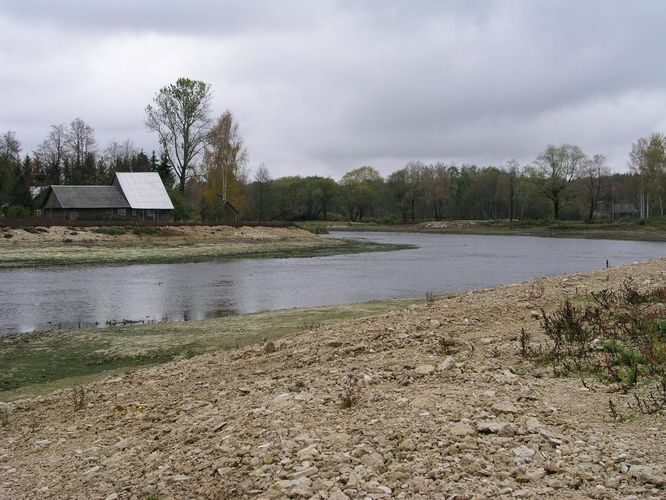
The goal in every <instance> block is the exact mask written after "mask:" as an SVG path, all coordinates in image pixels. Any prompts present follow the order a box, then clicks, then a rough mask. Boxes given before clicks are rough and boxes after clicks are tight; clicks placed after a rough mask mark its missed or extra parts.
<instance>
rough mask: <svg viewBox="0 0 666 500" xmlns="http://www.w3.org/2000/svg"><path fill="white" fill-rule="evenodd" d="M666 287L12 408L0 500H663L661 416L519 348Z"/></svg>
mask: <svg viewBox="0 0 666 500" xmlns="http://www.w3.org/2000/svg"><path fill="white" fill-rule="evenodd" d="M665 273H666V261H665V260H660V261H653V262H650V263H645V264H640V265H634V266H627V267H622V268H617V269H609V270H604V271H599V272H594V273H586V274H576V275H571V276H568V277H560V278H550V279H545V280H543V281H541V282H540V284H539V285H538V286H535V285H534V284H530V283H526V284H519V285H508V286H504V287H501V288H497V289H493V290H484V291H477V292H470V293H467V294H464V295H461V296H458V297H454V298H450V299H446V300H441V301H436V302H434V303H429V304H425V305H414V306H410V307H408V308H406V309H400V310H394V311H391V312H388V313H385V314H382V315H378V316H373V317H370V318H364V319H356V320H352V321H347V322H342V323H338V324H334V325H326V326H322V327H319V328H316V329H312V330H308V331H305V332H302V333H299V334H296V335H293V336H288V337H286V338H283V339H279V340H276V341H273V342H270V343H266V344H261V345H255V346H249V347H244V348H241V349H238V350H235V351H229V352H221V353H215V354H206V355H202V356H199V357H195V358H192V359H189V360H181V361H175V362H170V363H167V364H164V365H161V366H159V367H155V368H150V369H145V370H140V371H137V372H134V373H128V374H124V375H114V376H113V377H110V378H108V379H106V380H104V381H101V382H96V383H93V384H90V385H88V386H86V387H83V388H81V389H79V390H77V391H71V390H67V391H61V392H57V393H53V394H51V395H49V396H45V397H41V398H38V399H35V400H23V401H18V402H14V403H11V404H9V406H7V407H5V409H6V410H7V411H8V412H9V413H8V416H7V417H6V418H5V419H6V421H7V423H6V425H4V426H0V498H101V499H108V500H112V499H117V498H146V497H149V496H151V498H251V497H263V498H280V497H294V498H313V499H335V500H340V499H345V498H423V499H426V498H428V499H429V498H449V497H451V496H452V495H459V496H457V497H455V498H484V497H486V498H494V497H506V498H512V497H513V498H536V497H542V498H581V497H583V498H584V497H591V498H630V497H632V496H633V497H640V498H663V493H664V488H665V487H666V459H665V458H664V450H666V428H665V427H666V418H665V417H664V414H663V413H662V414H653V415H644V414H641V413H640V412H638V411H636V410H635V409H632V408H631V407H630V404H631V402H632V397H631V396H630V395H623V394H621V393H609V392H608V389H607V387H606V386H604V385H601V384H600V383H598V382H595V381H593V380H588V381H587V382H586V385H587V387H585V386H584V385H583V384H582V383H581V382H580V381H579V380H577V379H571V378H555V377H554V376H553V375H552V370H550V368H548V367H545V366H538V365H535V364H534V363H533V362H531V361H529V360H525V359H523V358H522V357H521V356H520V355H519V354H518V351H519V347H518V342H517V335H518V333H519V332H520V329H521V327H524V328H525V329H526V330H527V331H529V332H532V333H533V334H534V336H535V338H534V341H535V342H541V341H543V338H542V337H540V334H539V331H540V328H539V321H538V319H535V314H534V312H535V311H538V310H539V308H541V307H544V308H545V309H546V310H547V311H548V310H552V309H553V308H554V306H555V305H556V304H557V303H558V302H559V301H560V300H562V299H564V298H565V297H573V296H583V295H585V294H587V293H589V292H590V291H593V290H600V289H603V288H608V287H619V286H620V285H621V283H622V282H623V280H625V279H626V278H627V277H628V276H630V277H632V278H633V279H634V282H636V283H637V284H640V285H641V286H644V287H649V286H655V285H662V286H663V285H664V283H665V282H666V279H665V278H666V276H665ZM355 381H357V382H355ZM350 384H351V385H350ZM345 395H346V396H348V397H350V398H351V399H352V400H355V399H356V398H358V399H357V401H354V402H353V404H352V405H351V408H343V407H342V406H341V401H342V397H343V396H345ZM609 399H612V401H613V403H614V405H616V408H617V411H619V412H620V413H621V414H622V415H623V418H622V419H619V420H618V419H614V418H613V417H612V416H611V415H610V413H609V409H608V408H609V403H608V401H609ZM5 415H6V414H5ZM0 416H1V415H0Z"/></svg>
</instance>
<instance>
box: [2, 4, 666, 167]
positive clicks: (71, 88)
mask: <svg viewBox="0 0 666 500" xmlns="http://www.w3.org/2000/svg"><path fill="white" fill-rule="evenodd" d="M665 21H666V2H664V1H662V0H642V1H640V2H627V1H624V0H617V1H614V0H598V1H595V0H588V1H581V0H575V1H565V0H563V1H556V0H543V1H535V0H497V1H492V0H487V1H483V0H459V1H446V0H432V1H431V0H414V1H406V0H405V1H402V0H365V1H364V0H316V1H314V0H274V1H268V0H265V1H259V0H238V1H230V0H226V1H217V0H189V1H182V0H179V1H171V0H115V1H103V0H97V1H90V0H43V1H38V0H16V1H15V0H0V71H1V72H2V77H1V78H0V131H2V132H4V131H7V130H12V131H15V132H16V134H17V136H18V138H19V140H20V141H21V143H22V145H23V152H24V153H27V152H30V151H32V150H33V149H34V148H35V147H36V146H37V145H38V144H39V143H40V142H41V141H42V140H43V139H44V138H45V137H46V135H47V134H48V131H49V128H50V125H52V124H56V123H69V122H71V121H72V120H73V119H74V118H76V117H80V118H82V119H84V120H85V121H86V122H87V123H89V124H90V125H91V126H93V127H94V128H95V131H96V136H97V140H98V143H99V145H100V147H101V148H103V147H104V146H105V145H106V144H107V143H108V142H109V141H110V140H113V139H115V140H117V141H124V140H125V139H128V138H129V139H131V140H132V141H133V142H134V144H135V145H136V146H137V147H140V148H143V149H145V150H146V151H148V152H149V151H151V150H152V149H156V148H157V142H156V138H155V137H154V135H151V134H150V133H149V132H147V131H146V129H145V126H144V116H145V112H144V110H145V107H146V105H147V104H149V103H150V102H151V100H152V98H153V96H154V95H155V93H156V92H157V91H158V90H159V89H160V88H161V87H163V86H165V85H167V84H169V83H172V82H174V81H175V80H176V79H177V78H179V77H181V76H186V77H189V78H192V79H197V80H202V81H205V82H207V83H210V84H211V85H212V88H213V92H214V99H213V105H214V112H215V114H216V115H219V114H221V113H222V112H224V110H225V109H230V110H231V111H232V113H233V114H234V115H235V116H236V118H237V120H238V122H239V125H240V131H241V134H242V136H243V137H244V139H245V143H246V146H247V148H248V152H249V158H250V167H251V168H252V169H254V168H255V167H256V166H257V165H258V164H259V163H260V162H263V163H264V164H265V165H266V166H267V167H268V168H269V171H270V172H271V174H272V175H273V176H274V177H277V176H282V175H315V174H317V175H330V176H331V177H334V178H340V177H341V176H342V175H343V174H344V173H345V172H346V171H348V170H351V169H352V168H355V167H358V166H361V165H373V166H375V167H376V168H377V169H378V170H379V171H380V172H381V173H382V174H384V175H386V174H388V173H390V172H392V171H394V170H396V169H398V168H402V167H403V166H404V165H405V163H406V162H408V161H410V160H422V161H425V162H431V161H445V162H456V163H458V164H461V163H475V164H478V165H489V164H493V165H503V164H505V162H506V161H507V160H509V159H511V158H515V159H517V160H518V161H520V162H521V163H525V162H530V161H532V160H533V159H534V158H535V157H536V156H537V154H538V153H539V152H540V151H542V150H543V149H544V148H545V147H546V145H547V144H562V143H573V144H578V145H580V146H581V147H582V148H583V150H584V151H585V152H586V153H588V154H590V155H592V154H597V153H602V154H605V155H606V156H607V157H608V159H609V164H610V166H611V168H612V169H613V170H614V171H624V170H626V161H627V156H628V152H629V150H630V148H631V143H632V142H635V141H636V139H638V138H639V137H641V136H645V135H648V134H650V133H652V132H656V131H660V132H666V64H665V63H664V55H663V51H664V48H665V47H666V30H664V29H663V25H664V22H665Z"/></svg>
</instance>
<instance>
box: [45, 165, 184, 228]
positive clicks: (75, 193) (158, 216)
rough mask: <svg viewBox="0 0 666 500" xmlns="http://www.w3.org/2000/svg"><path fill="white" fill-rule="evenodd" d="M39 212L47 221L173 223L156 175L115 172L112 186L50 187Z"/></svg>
mask: <svg viewBox="0 0 666 500" xmlns="http://www.w3.org/2000/svg"><path fill="white" fill-rule="evenodd" d="M40 208H41V210H42V215H43V216H44V217H46V218H48V219H64V220H76V219H85V220H127V221H151V222H161V221H163V222H167V221H171V220H172V219H173V204H172V203H171V199H170V198H169V195H168V193H167V192H166V189H165V188H164V184H162V180H161V178H160V176H159V174H157V173H156V172H136V173H135V172H118V173H116V175H115V177H114V179H113V184H112V185H111V186H62V185H52V186H49V188H48V190H47V193H46V195H45V197H44V201H43V202H42V204H41V207H40Z"/></svg>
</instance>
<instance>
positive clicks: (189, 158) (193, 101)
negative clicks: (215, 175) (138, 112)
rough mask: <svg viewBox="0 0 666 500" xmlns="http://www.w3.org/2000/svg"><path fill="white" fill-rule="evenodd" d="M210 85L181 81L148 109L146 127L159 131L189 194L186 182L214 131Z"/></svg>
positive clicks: (180, 184) (163, 91)
mask: <svg viewBox="0 0 666 500" xmlns="http://www.w3.org/2000/svg"><path fill="white" fill-rule="evenodd" d="M211 99H212V94H211V88H210V85H209V84H207V83H204V82H201V81H198V80H190V79H189V78H179V79H178V80H177V81H176V83H172V84H170V85H167V86H166V87H163V88H162V89H160V91H159V92H157V94H156V95H155V97H154V99H153V103H154V104H149V105H148V106H147V107H146V126H147V127H148V129H149V130H152V131H153V132H157V135H158V136H159V141H160V146H161V148H162V150H163V151H164V153H165V154H166V155H167V157H168V159H169V163H170V164H171V165H172V167H173V169H174V173H175V174H176V177H177V179H178V189H179V190H180V192H181V193H184V192H185V181H186V180H187V178H188V177H189V176H190V174H191V172H192V170H193V169H194V166H195V162H196V159H197V158H198V157H199V156H200V155H201V153H202V152H203V150H204V147H205V146H206V141H207V139H208V135H209V130H210V116H209V114H210V101H211Z"/></svg>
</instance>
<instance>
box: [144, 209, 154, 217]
mask: <svg viewBox="0 0 666 500" xmlns="http://www.w3.org/2000/svg"><path fill="white" fill-rule="evenodd" d="M146 217H155V210H146Z"/></svg>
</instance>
